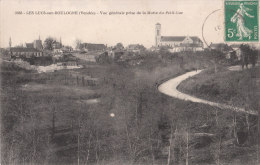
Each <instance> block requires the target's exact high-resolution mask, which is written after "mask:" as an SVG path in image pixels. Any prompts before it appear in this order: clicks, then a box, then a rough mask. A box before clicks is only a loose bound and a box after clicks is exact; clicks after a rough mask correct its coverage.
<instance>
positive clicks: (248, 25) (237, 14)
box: [224, 0, 259, 42]
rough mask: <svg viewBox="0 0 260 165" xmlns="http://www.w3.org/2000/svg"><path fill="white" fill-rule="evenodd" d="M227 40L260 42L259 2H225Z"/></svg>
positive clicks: (228, 0)
mask: <svg viewBox="0 0 260 165" xmlns="http://www.w3.org/2000/svg"><path fill="white" fill-rule="evenodd" d="M224 3H225V4H224V6H225V40H226V41H230V42H255V41H259V31H258V30H259V15H258V4H259V3H258V0H235V1H234V0H225V2H224Z"/></svg>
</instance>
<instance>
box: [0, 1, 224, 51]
mask: <svg viewBox="0 0 260 165" xmlns="http://www.w3.org/2000/svg"><path fill="white" fill-rule="evenodd" d="M222 8H223V0H211V1H208V0H197V1H194V0H95V1H90V0H0V21H1V22H0V47H7V46H8V43H9V38H10V37H11V40H12V46H15V45H19V44H24V43H28V42H32V41H33V40H35V39H38V37H39V36H40V37H41V39H42V40H44V39H45V38H46V37H48V36H51V37H54V38H56V39H57V40H59V39H60V37H61V39H62V43H63V44H64V45H71V46H75V40H76V39H80V40H81V41H83V42H88V43H103V44H107V45H108V46H113V45H115V44H116V43H119V42H121V43H123V45H128V44H143V45H144V46H145V47H151V46H152V45H154V44H155V24H156V23H157V22H159V23H160V24H161V25H162V35H166V36H198V37H199V38H201V40H203V37H202V26H203V23H204V22H205V24H204V32H203V34H204V39H205V41H206V42H207V43H210V42H221V41H223V34H224V33H223V30H222V29H223V19H222V18H223V10H222ZM215 10H218V11H216V12H215V13H213V14H212V15H210V16H209V17H208V19H206V18H207V16H208V15H209V14H210V13H212V12H213V11H215ZM17 11H22V12H23V14H22V15H20V14H15V12H17ZM29 11H33V12H36V11H45V12H48V11H49V12H55V11H78V12H80V11H86V12H88V11H90V12H95V13H96V14H95V15H36V14H34V15H29V14H26V13H27V12H29ZM101 11H103V12H110V11H114V12H115V11H117V12H137V11H140V12H143V11H144V12H147V11H157V12H160V11H162V12H166V11H178V12H183V14H150V15H147V14H146V15H143V14H141V15H137V14H135V15H101V14H100V12H101ZM205 20H206V21H205Z"/></svg>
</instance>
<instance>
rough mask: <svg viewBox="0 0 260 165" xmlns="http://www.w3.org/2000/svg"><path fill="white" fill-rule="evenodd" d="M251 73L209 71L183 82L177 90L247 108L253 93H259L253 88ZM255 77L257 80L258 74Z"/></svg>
mask: <svg viewBox="0 0 260 165" xmlns="http://www.w3.org/2000/svg"><path fill="white" fill-rule="evenodd" d="M255 71H256V72H259V71H260V68H259V67H257V68H255ZM252 72H253V70H252V69H248V70H243V71H229V70H227V69H225V68H219V69H218V72H217V73H214V69H209V70H205V71H203V72H202V73H200V74H198V75H196V76H194V77H191V78H189V79H187V80H185V81H183V82H182V83H181V84H180V85H179V87H178V88H179V90H180V91H183V92H184V93H188V94H191V95H194V96H197V97H199V98H203V99H206V100H210V101H214V102H218V103H225V104H230V105H236V106H239V107H246V108H248V107H250V106H251V105H250V103H251V101H253V100H250V99H252V95H253V93H254V92H256V93H257V91H259V88H256V87H254V86H253V85H254V84H253V83H254V81H255V80H254V78H253V77H252V74H253V73H252ZM257 76H258V78H259V74H258V75H257Z"/></svg>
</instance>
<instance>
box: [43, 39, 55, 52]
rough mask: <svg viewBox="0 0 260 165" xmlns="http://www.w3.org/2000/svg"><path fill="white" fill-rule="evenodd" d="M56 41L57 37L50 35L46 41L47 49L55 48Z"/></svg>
mask: <svg viewBox="0 0 260 165" xmlns="http://www.w3.org/2000/svg"><path fill="white" fill-rule="evenodd" d="M54 42H55V39H54V38H52V37H48V38H46V39H45V41H44V49H46V50H53V43H54Z"/></svg>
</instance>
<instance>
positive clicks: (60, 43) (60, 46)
mask: <svg viewBox="0 0 260 165" xmlns="http://www.w3.org/2000/svg"><path fill="white" fill-rule="evenodd" d="M60 47H62V42H61V37H60Z"/></svg>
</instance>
